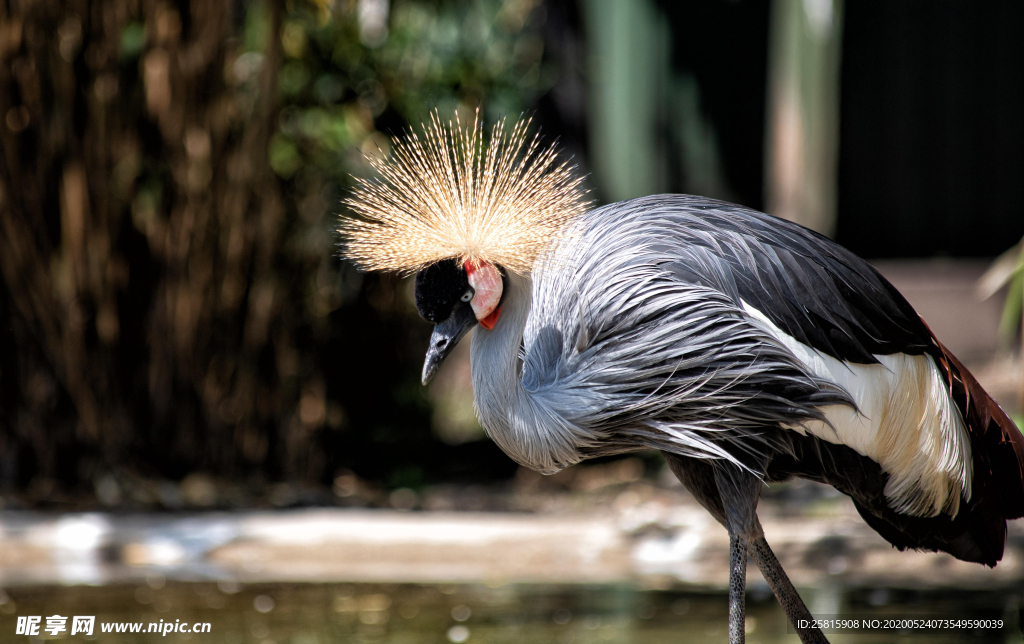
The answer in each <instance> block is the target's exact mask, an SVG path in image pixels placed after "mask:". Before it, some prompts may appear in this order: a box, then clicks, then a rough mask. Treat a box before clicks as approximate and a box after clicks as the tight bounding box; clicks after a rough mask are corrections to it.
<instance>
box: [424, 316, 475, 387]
mask: <svg viewBox="0 0 1024 644" xmlns="http://www.w3.org/2000/svg"><path fill="white" fill-rule="evenodd" d="M475 324H476V315H474V314H473V309H472V307H470V306H469V305H468V304H463V303H461V302H460V303H458V304H456V305H455V308H454V309H452V314H451V315H450V316H448V319H447V320H445V321H444V322H438V323H437V324H435V325H434V333H433V334H431V336H430V348H428V349H427V359H426V360H425V361H424V362H423V384H424V385H425V384H427V383H428V382H430V379H431V378H433V377H434V374H435V373H437V369H438V367H440V366H441V363H442V362H444V359H445V358H447V357H448V354H449V353H451V352H452V349H454V348H455V345H456V344H458V343H459V340H461V339H462V338H463V337H465V335H466V334H467V333H469V330H470V329H472V328H473V326H474V325H475Z"/></svg>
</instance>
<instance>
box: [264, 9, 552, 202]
mask: <svg viewBox="0 0 1024 644" xmlns="http://www.w3.org/2000/svg"><path fill="white" fill-rule="evenodd" d="M536 4H537V2H536V1H535V0H504V1H501V0H456V1H449V2H424V1H422V0H396V1H395V2H393V3H391V6H390V16H389V18H388V21H387V27H386V28H385V29H386V31H383V32H382V31H380V30H378V31H377V32H373V25H367V24H366V21H365V19H364V24H362V25H360V17H359V14H358V11H357V9H356V3H347V4H345V3H338V7H339V8H338V9H337V10H336V11H334V12H325V11H324V10H323V8H322V6H320V5H319V4H313V3H306V4H302V3H296V4H294V5H292V6H291V9H290V11H289V12H288V14H287V15H286V17H285V21H284V24H283V25H282V29H281V47H282V51H283V55H284V58H285V61H284V64H283V65H282V67H281V70H280V74H279V77H278V89H279V91H280V93H281V97H282V99H283V101H284V109H283V111H282V114H281V118H280V120H279V131H278V134H279V137H278V138H275V148H274V149H272V150H271V155H272V156H271V163H272V164H273V166H274V169H275V170H276V171H277V172H278V173H279V174H280V175H281V176H282V177H289V178H290V177H292V176H294V174H295V173H296V171H299V172H313V173H317V174H320V175H321V176H323V177H324V178H327V179H329V180H331V181H333V182H336V183H340V184H345V183H347V176H348V175H349V174H363V173H365V172H366V167H365V165H364V163H363V160H362V159H363V155H365V154H374V153H376V152H377V151H378V149H380V150H382V151H386V150H387V137H386V136H384V135H383V134H381V133H380V132H379V131H378V130H384V131H386V132H387V133H388V134H397V133H399V131H400V130H401V129H404V128H405V127H406V126H407V124H415V123H418V122H420V121H422V120H423V119H424V118H425V117H426V115H427V112H428V111H429V110H431V109H434V108H437V109H438V110H439V111H440V113H441V114H442V115H450V114H452V113H453V111H454V110H455V108H456V107H457V106H461V107H463V108H467V109H473V108H475V107H476V106H477V105H482V106H483V108H484V110H485V117H486V118H487V119H488V120H492V121H493V120H495V119H496V118H498V117H500V116H502V115H504V114H513V115H514V114H518V113H519V112H522V111H523V110H525V109H527V108H528V107H529V106H530V104H531V103H532V101H533V100H534V99H535V98H536V97H537V96H538V95H539V94H540V93H542V92H543V91H545V90H546V89H547V88H548V87H549V86H550V84H551V82H552V81H553V78H552V74H551V73H550V72H549V71H548V70H547V69H546V68H545V66H544V64H543V49H544V48H543V39H542V37H541V34H540V31H539V27H540V24H539V20H540V19H539V18H538V15H540V12H538V11H535V5H536ZM254 12H255V13H256V15H257V16H259V15H261V14H262V12H261V10H259V9H255V10H254ZM264 23H265V20H261V19H258V18H257V19H252V20H250V21H249V22H248V24H247V29H246V36H245V42H246V43H249V42H254V41H257V40H258V38H257V36H256V35H255V34H256V32H259V31H261V30H263V29H265V26H264ZM250 32H251V33H250ZM289 143H290V144H291V146H292V147H288V144H289ZM291 150H295V151H296V153H297V154H298V155H299V158H300V160H299V161H298V162H297V163H296V162H294V161H292V160H291V159H292V157H291V156H290V154H291Z"/></svg>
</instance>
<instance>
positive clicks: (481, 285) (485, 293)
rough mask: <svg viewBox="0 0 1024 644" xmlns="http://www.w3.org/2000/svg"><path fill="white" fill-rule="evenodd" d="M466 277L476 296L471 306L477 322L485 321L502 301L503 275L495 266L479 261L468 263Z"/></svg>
mask: <svg viewBox="0 0 1024 644" xmlns="http://www.w3.org/2000/svg"><path fill="white" fill-rule="evenodd" d="M466 277H467V278H468V279H469V285H470V286H472V287H473V290H474V291H475V295H473V299H472V301H470V303H469V305H470V306H472V307H473V313H474V314H475V315H476V319H477V320H483V319H485V318H486V317H487V316H489V315H490V314H491V313H493V312H494V309H495V308H497V306H498V302H500V301H501V289H502V285H501V273H499V272H498V269H497V268H495V267H494V265H493V264H488V263H487V262H479V261H472V260H471V261H469V262H466Z"/></svg>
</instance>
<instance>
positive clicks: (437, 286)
mask: <svg viewBox="0 0 1024 644" xmlns="http://www.w3.org/2000/svg"><path fill="white" fill-rule="evenodd" d="M472 298H473V289H472V288H471V287H470V285H469V277H468V276H467V275H466V270H465V269H464V268H462V267H461V266H459V264H458V262H457V261H456V260H454V259H446V260H442V261H440V262H437V263H436V264H431V265H430V266H428V267H426V268H424V269H423V270H421V271H420V272H419V273H416V310H417V311H419V312H420V317H422V318H423V319H424V320H426V321H427V322H431V323H433V324H437V323H439V322H443V321H445V320H447V319H448V318H449V317H450V316H451V314H452V310H453V309H454V308H455V305H456V304H459V303H467V304H468V302H469V301H470V300H471V299H472Z"/></svg>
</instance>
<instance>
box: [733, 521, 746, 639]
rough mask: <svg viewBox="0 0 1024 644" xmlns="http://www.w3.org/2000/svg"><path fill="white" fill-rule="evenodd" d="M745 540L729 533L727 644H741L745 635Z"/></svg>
mask: <svg viewBox="0 0 1024 644" xmlns="http://www.w3.org/2000/svg"><path fill="white" fill-rule="evenodd" d="M746 591H747V540H746V539H745V538H744V537H741V536H739V535H735V534H730V535H729V644H743V642H744V641H745V638H746V636H747V631H746V626H747V617H746Z"/></svg>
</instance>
